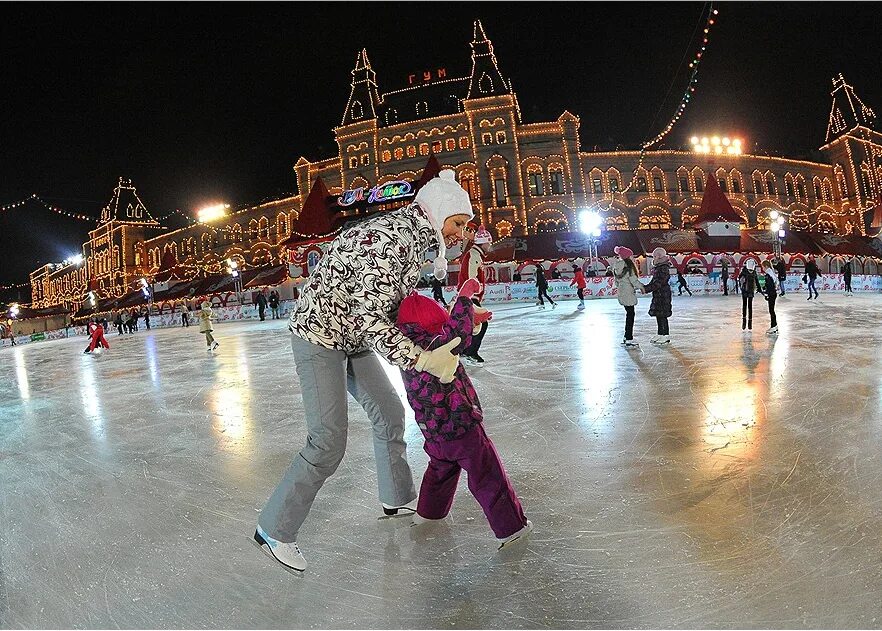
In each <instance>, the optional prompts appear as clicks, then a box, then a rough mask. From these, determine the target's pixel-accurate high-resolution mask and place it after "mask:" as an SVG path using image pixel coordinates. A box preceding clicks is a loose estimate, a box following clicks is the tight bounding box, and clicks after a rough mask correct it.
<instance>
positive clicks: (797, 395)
mask: <svg viewBox="0 0 882 631" xmlns="http://www.w3.org/2000/svg"><path fill="white" fill-rule="evenodd" d="M575 307H576V303H575V302H574V301H569V302H565V303H562V304H561V305H560V306H559V307H558V308H557V309H556V310H551V309H547V310H545V311H537V310H536V307H534V306H532V305H524V304H520V305H505V306H496V307H493V308H494V311H495V313H496V317H495V318H494V321H493V322H492V323H491V328H490V329H489V331H488V333H487V337H486V339H485V342H484V348H483V349H482V355H483V356H484V357H485V358H486V360H487V363H486V365H485V366H483V367H475V368H471V367H470V368H469V369H468V370H469V373H470V375H471V377H472V379H473V380H474V383H475V386H476V388H477V390H478V394H479V396H480V398H481V402H482V404H483V407H484V414H485V418H486V423H485V426H486V428H487V431H488V433H489V435H490V436H491V437H492V438H493V440H494V441H495V443H496V446H497V449H498V450H499V453H500V455H501V456H502V458H503V461H504V462H505V464H506V467H507V468H508V471H509V473H510V475H511V477H512V479H513V482H514V485H515V488H516V489H517V490H518V492H519V494H520V495H521V497H522V500H523V502H524V507H525V510H526V512H527V516H528V517H529V518H530V519H531V520H532V521H533V523H534V525H535V530H534V532H533V534H532V535H531V537H530V538H529V539H528V540H527V541H526V542H524V543H522V544H519V545H516V546H514V547H513V548H512V549H511V550H509V551H503V552H502V553H497V552H496V549H495V541H494V538H493V534H492V532H491V531H490V529H489V527H488V525H487V523H486V520H485V519H484V516H483V513H482V512H481V511H480V508H479V507H478V505H477V503H476V502H475V501H474V499H473V498H472V497H471V495H470V494H469V493H468V491H467V489H466V487H465V477H463V479H462V481H461V484H460V490H459V493H458V495H457V499H456V501H455V503H454V505H453V511H452V513H451V515H452V519H451V521H450V523H449V524H448V525H437V526H432V527H429V529H428V530H418V529H412V528H410V527H409V522H410V520H409V519H407V518H401V519H393V520H378V519H377V517H378V515H379V514H380V508H379V503H378V500H377V497H376V477H375V464H374V459H373V450H372V444H371V440H370V428H369V425H368V421H367V417H366V416H365V414H364V412H363V411H362V410H361V408H360V407H358V405H357V404H356V403H354V402H353V401H350V408H349V412H350V433H349V446H348V450H347V454H346V458H345V459H344V461H343V464H342V465H341V466H340V469H339V470H338V472H337V474H336V475H334V476H333V477H332V478H331V479H330V480H329V482H328V483H327V484H326V486H325V487H324V488H323V489H322V491H321V492H320V493H319V496H318V498H317V500H316V503H315V505H314V508H313V511H312V513H311V515H310V517H309V518H308V519H307V521H306V523H305V524H304V527H303V529H302V530H301V532H300V537H299V541H300V544H301V547H302V548H303V551H304V554H305V555H306V557H307V559H308V561H309V563H310V567H309V569H308V570H307V572H306V573H305V574H304V575H301V576H293V575H291V574H288V573H287V572H284V571H283V570H281V569H280V568H279V567H278V566H277V565H274V564H273V563H272V562H271V561H270V560H269V559H267V558H266V557H265V556H264V555H263V554H262V553H261V552H260V551H259V550H258V549H256V548H255V547H254V546H252V545H251V543H250V542H249V538H250V537H251V534H252V532H253V531H254V527H255V523H256V519H257V514H258V510H259V509H260V508H261V507H262V505H263V503H264V502H265V500H266V499H267V497H268V496H269V494H270V493H271V491H272V490H273V488H274V486H275V485H276V483H277V482H278V481H279V479H280V477H281V475H282V473H283V472H284V470H285V469H286V468H287V467H288V465H289V463H290V462H291V459H292V458H293V457H294V456H295V454H296V453H297V451H298V450H299V449H300V448H301V446H302V444H303V442H304V440H305V433H304V421H303V416H302V410H301V406H300V397H299V391H298V385H297V380H296V376H295V373H294V368H293V361H292V357H291V351H290V346H289V334H288V333H287V331H286V329H285V325H284V321H267V322H262V323H261V322H247V323H236V324H219V325H217V326H216V328H215V334H216V336H217V339H218V340H219V341H220V343H221V347H220V349H219V350H218V351H217V352H216V353H215V354H214V355H210V354H208V353H206V351H205V347H204V341H203V338H202V336H200V335H199V333H198V330H197V328H196V327H190V328H189V329H169V330H159V331H152V332H145V331H143V330H142V331H140V332H139V333H137V334H136V335H134V336H126V337H123V338H119V337H117V335H116V332H115V331H114V332H113V333H112V334H111V335H109V336H108V339H109V341H110V344H111V349H110V351H109V352H107V353H106V354H104V355H103V356H101V357H92V356H89V355H83V353H82V350H83V348H84V347H85V344H86V342H85V339H84V338H78V339H71V340H64V341H60V342H45V343H35V344H30V345H26V346H19V347H16V348H12V349H3V350H0V520H2V521H0V627H4V628H11V627H52V628H60V627H72V628H78V627H80V628H81V627H98V628H104V627H110V628H115V627H122V628H132V627H137V628H151V627H186V628H205V627H238V628H245V627H259V628H279V627H293V628H303V627H308V628H321V627H368V628H372V627H377V628H379V627H382V628H430V627H436V628H437V627H440V628H448V627H449V628H500V627H504V628H517V627H532V628H546V627H600V626H602V627H671V626H677V627H687V628H695V627H738V628H751V627H833V628H836V627H862V628H874V627H876V628H878V627H880V626H882V598H880V593H882V528H880V526H882V519H880V517H882V515H880V513H882V475H880V474H882V458H880V454H882V441H880V435H882V431H880V430H882V410H880V403H882V370H880V368H882V360H880V353H879V351H878V349H879V347H880V345H882V318H880V313H882V296H880V295H858V296H855V297H853V298H846V297H844V296H827V295H822V298H821V301H820V302H819V303H817V304H814V303H809V302H807V301H806V300H805V295H798V296H797V295H794V296H788V298H787V299H785V300H779V301H778V313H779V321H780V328H781V334H780V335H779V336H778V337H777V338H769V337H767V336H766V335H764V332H765V330H766V329H767V328H768V314H767V313H766V311H765V308H766V307H765V302H764V301H763V299H762V297H757V299H756V300H755V307H756V309H755V316H754V325H755V327H754V332H753V334H752V336H750V337H746V336H744V335H742V332H741V330H740V315H741V314H740V309H741V299H740V298H739V297H737V296H730V297H728V298H723V297H701V298H699V297H696V298H688V297H682V298H680V297H677V296H676V295H675V296H674V317H673V318H672V320H671V338H672V341H673V344H672V345H671V346H670V347H662V348H656V347H654V346H652V345H650V344H649V343H648V342H649V338H650V336H651V334H653V333H654V332H655V330H654V327H655V321H654V319H651V318H650V317H649V316H648V315H646V310H647V308H648V299H647V298H642V299H641V301H640V305H639V306H638V307H637V314H638V315H637V329H636V337H637V339H638V340H639V341H640V342H641V348H640V350H638V351H629V350H626V349H625V348H624V347H622V346H620V341H621V338H622V333H621V330H622V326H623V322H624V311H623V310H622V309H621V307H620V306H619V305H618V303H617V302H616V301H614V300H596V301H589V302H588V303H587V309H586V310H585V311H584V312H581V313H580V312H577V311H576V310H575ZM390 374H393V375H394V374H395V373H394V371H392V370H391V369H390ZM407 439H408V444H409V450H408V451H409V459H410V463H411V466H412V468H413V472H414V478H415V482H416V483H417V486H418V485H419V480H420V478H421V476H422V473H423V470H424V467H425V464H426V461H427V458H426V456H425V454H424V452H423V451H422V436H421V434H420V432H419V430H418V429H417V427H416V426H415V424H414V423H413V419H412V417H410V418H409V419H408V429H407Z"/></svg>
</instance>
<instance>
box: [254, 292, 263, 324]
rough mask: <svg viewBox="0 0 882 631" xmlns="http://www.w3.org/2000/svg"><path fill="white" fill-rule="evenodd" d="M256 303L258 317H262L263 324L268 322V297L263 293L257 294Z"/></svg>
mask: <svg viewBox="0 0 882 631" xmlns="http://www.w3.org/2000/svg"><path fill="white" fill-rule="evenodd" d="M255 301H256V302H257V315H259V316H260V321H261V322H263V321H264V320H266V296H264V295H263V291H259V292H257V297H256V298H255Z"/></svg>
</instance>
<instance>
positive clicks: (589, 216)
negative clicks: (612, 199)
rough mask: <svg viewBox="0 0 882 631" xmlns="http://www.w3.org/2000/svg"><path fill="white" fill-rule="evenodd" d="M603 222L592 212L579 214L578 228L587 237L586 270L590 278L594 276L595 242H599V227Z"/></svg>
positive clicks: (596, 258) (587, 211)
mask: <svg viewBox="0 0 882 631" xmlns="http://www.w3.org/2000/svg"><path fill="white" fill-rule="evenodd" d="M601 223H603V220H602V219H601V218H600V215H598V214H597V213H596V212H594V211H593V210H583V211H582V212H581V213H579V228H580V229H581V231H582V232H584V233H585V235H586V236H587V237H588V269H589V271H590V274H589V275H590V276H594V273H595V271H596V270H595V268H594V262H595V261H596V260H598V259H599V257H598V256H597V242H598V241H599V240H600V232H601V231H600V225H601Z"/></svg>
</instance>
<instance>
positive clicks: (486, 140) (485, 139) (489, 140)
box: [481, 133, 493, 145]
mask: <svg viewBox="0 0 882 631" xmlns="http://www.w3.org/2000/svg"><path fill="white" fill-rule="evenodd" d="M481 144H483V145H492V144H493V134H487V133H484V134H481Z"/></svg>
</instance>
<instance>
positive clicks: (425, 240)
mask: <svg viewBox="0 0 882 631" xmlns="http://www.w3.org/2000/svg"><path fill="white" fill-rule="evenodd" d="M472 216H473V212H472V205H471V201H470V199H469V196H468V193H467V192H466V191H465V190H463V188H462V187H461V186H460V185H459V184H458V183H457V182H456V179H455V177H454V173H453V171H448V170H445V171H442V172H441V173H440V174H439V176H438V177H437V178H434V179H432V180H430V181H429V182H428V183H427V184H426V185H425V186H424V187H423V188H422V189H420V191H419V192H418V193H417V196H416V198H415V199H414V203H412V204H410V205H409V206H406V207H404V208H401V209H399V210H394V211H390V212H384V213H381V214H379V215H377V216H376V217H372V218H370V219H367V220H365V221H364V222H362V223H360V224H358V225H356V226H354V227H352V228H349V229H347V230H344V231H343V232H342V233H341V234H340V235H339V236H338V237H337V238H335V239H334V240H333V241H332V242H331V244H330V246H329V248H328V251H327V253H326V254H325V255H324V256H323V257H322V260H321V262H320V263H319V265H318V267H317V268H316V269H315V270H314V272H313V275H312V276H310V278H309V279H308V280H307V282H306V283H305V284H304V286H303V289H302V294H301V296H300V300H299V301H298V303H297V307H296V308H295V310H294V312H293V313H292V314H291V319H290V321H289V324H288V328H289V329H290V330H291V333H292V334H293V335H292V337H291V347H292V350H293V353H294V363H295V365H296V368H297V376H298V378H299V380H300V390H301V395H302V400H303V414H304V417H305V422H306V428H307V436H306V446H305V447H304V448H303V449H302V450H301V451H300V453H299V454H298V455H297V456H296V457H295V458H294V462H293V463H292V464H291V466H290V467H289V468H288V471H287V472H286V473H285V475H284V477H283V478H282V480H281V482H279V484H278V486H277V487H276V489H275V491H274V492H273V494H272V496H271V497H270V499H269V501H268V502H267V503H266V505H265V506H264V508H263V511H261V513H260V517H259V518H258V526H257V530H256V531H255V533H254V541H255V542H256V543H257V544H258V545H259V546H260V547H261V549H263V551H264V552H266V553H267V554H268V555H269V556H270V557H272V558H273V559H275V560H276V561H278V562H279V563H281V564H282V565H283V566H284V567H285V568H286V569H289V570H297V571H303V570H304V569H306V560H305V559H304V558H303V555H302V554H301V552H300V549H299V547H298V546H297V543H296V540H297V534H298V531H299V529H300V526H301V524H302V523H303V521H304V520H305V519H306V517H307V515H308V513H309V510H310V507H311V506H312V503H313V500H314V499H315V496H316V494H317V493H318V491H319V489H320V488H321V486H322V484H324V482H325V480H326V479H327V478H328V477H329V476H330V475H332V474H333V473H334V471H336V469H337V466H338V465H339V464H340V461H341V460H342V459H343V454H344V451H345V450H346V435H347V426H348V419H347V398H346V393H347V391H348V392H349V394H351V395H352V396H353V398H355V400H356V401H358V403H359V404H360V405H361V406H362V407H363V408H364V410H365V412H366V413H367V415H368V418H369V419H370V421H371V424H372V426H373V430H374V431H373V435H374V436H373V442H374V456H375V458H376V464H377V483H378V485H379V496H380V502H381V503H382V505H383V511H384V512H385V513H386V515H396V514H410V515H412V514H413V513H414V512H415V510H416V502H415V500H416V496H417V494H416V489H415V488H414V484H413V476H412V474H411V471H410V466H409V465H408V463H407V455H406V450H407V445H406V443H405V442H404V408H403V407H402V405H401V400H400V399H399V397H398V393H397V392H396V391H395V389H394V388H393V386H392V384H391V382H390V381H389V378H388V377H387V376H386V371H385V370H384V369H383V366H382V364H381V363H380V360H379V359H378V358H377V356H376V354H379V355H381V356H382V357H384V358H385V359H386V360H387V361H388V362H390V363H391V364H393V365H395V366H398V367H400V368H403V369H416V370H418V371H425V372H428V373H430V374H432V375H435V376H436V377H439V378H440V379H441V381H442V383H448V382H450V381H452V380H453V374H454V371H455V370H456V367H457V366H458V365H459V358H458V357H457V356H456V355H453V354H452V353H451V349H453V348H455V347H456V346H457V345H458V344H459V342H460V339H459V338H455V339H454V340H452V341H451V342H449V343H448V344H445V345H444V346H442V347H440V348H438V349H435V350H432V351H429V350H425V349H422V348H420V347H419V346H417V345H415V344H414V343H413V342H412V341H411V340H410V339H409V338H408V337H406V336H405V335H404V334H403V333H402V332H401V331H400V330H399V329H398V328H397V327H396V326H395V315H396V313H397V311H398V305H399V304H400V303H401V301H402V300H403V299H404V298H405V297H406V296H407V295H409V294H410V293H411V292H412V291H414V290H415V289H416V285H417V281H418V280H419V278H420V268H421V267H422V264H423V261H424V260H425V254H426V252H427V251H428V250H435V251H437V253H438V255H437V258H436V259H435V275H436V277H437V278H439V279H440V278H444V277H445V275H446V270H447V259H446V258H445V253H446V248H447V247H448V246H451V245H453V244H454V243H456V242H457V241H458V240H459V238H460V236H461V234H462V229H463V227H464V226H465V224H466V222H467V221H468V220H469V219H471V218H472ZM375 353H376V354H375Z"/></svg>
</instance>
